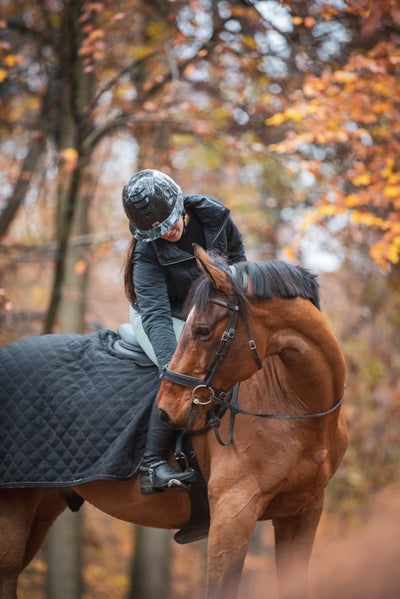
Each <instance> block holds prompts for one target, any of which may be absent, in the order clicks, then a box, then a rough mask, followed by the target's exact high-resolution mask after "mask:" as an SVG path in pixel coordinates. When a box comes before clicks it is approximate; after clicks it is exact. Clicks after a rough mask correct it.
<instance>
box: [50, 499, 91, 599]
mask: <svg viewBox="0 0 400 599" xmlns="http://www.w3.org/2000/svg"><path fill="white" fill-rule="evenodd" d="M81 529H82V514H81V512H78V513H73V512H71V511H70V510H65V512H63V513H62V514H61V516H60V517H59V518H58V519H57V520H56V521H55V523H54V524H53V526H52V528H51V529H50V531H49V534H48V535H47V538H46V541H45V544H44V552H45V555H46V559H47V573H46V597H47V599H79V598H80V597H81V596H82V577H81V575H80V570H81Z"/></svg>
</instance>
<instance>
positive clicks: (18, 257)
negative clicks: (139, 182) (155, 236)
mask: <svg viewBox="0 0 400 599" xmlns="http://www.w3.org/2000/svg"><path fill="white" fill-rule="evenodd" d="M399 26H400V6H399V3H398V2H397V1H391V2H386V1H378V0H375V1H374V0H370V1H363V0H352V1H350V0H349V1H348V2H343V1H341V0H336V1H333V2H323V1H322V0H321V1H320V0H316V1H309V2H301V1H292V2H285V3H283V2H276V1H272V0H270V1H258V0H248V1H242V2H239V1H238V2H229V1H228V0H217V1H211V0H190V1H187V2H183V1H181V0H146V1H145V2H140V1H136V0H126V1H123V0H121V1H111V0H102V1H101V0H91V1H89V0H40V1H39V0H26V1H24V0H12V1H11V0H2V2H1V14H0V34H1V38H0V39H1V41H0V98H1V106H0V136H1V137H0V156H1V164H2V167H1V172H0V182H1V185H0V209H1V212H0V237H1V247H0V323H1V330H0V343H1V344H2V345H4V344H6V343H9V342H12V341H14V340H17V339H19V338H21V337H27V336H30V335H36V334H42V333H45V332H60V331H71V332H79V333H89V332H91V331H94V330H97V329H99V328H102V327H107V328H111V329H114V330H116V329H117V328H118V326H119V324H121V323H122V322H125V321H127V318H128V304H127V300H126V299H125V297H124V293H123V284H122V264H123V261H124V253H125V250H126V247H127V244H128V241H129V232H128V229H127V223H126V219H125V216H124V214H123V212H122V208H121V190H122V186H123V185H124V183H125V182H126V180H127V179H128V177H129V176H130V175H131V174H132V173H133V172H135V171H137V170H140V169H142V168H157V169H159V170H162V171H164V172H166V173H169V174H170V175H171V176H172V177H173V178H174V179H175V180H176V181H177V182H178V183H179V184H180V185H181V187H182V188H183V191H184V192H186V193H207V194H210V195H213V196H215V197H217V198H219V199H220V200H222V201H223V202H224V203H225V204H226V205H227V206H228V207H229V208H230V209H231V211H232V214H233V217H234V220H235V221H236V223H237V224H238V226H239V227H240V229H241V231H242V232H243V235H244V240H245V244H246V248H247V254H248V258H249V259H262V260H265V259H271V258H283V259H286V260H291V261H294V262H296V263H301V264H302V265H304V266H306V267H309V268H311V269H312V270H314V271H315V272H317V273H319V280H320V284H321V295H322V308H323V311H324V313H325V315H326V317H327V319H328V321H329V322H330V324H331V326H332V328H333V330H334V332H335V334H336V335H337V337H338V338H339V340H340V343H341V346H342V348H343V351H344V353H345V356H346V361H347V369H348V375H347V376H348V379H347V380H348V394H347V397H346V402H345V407H344V409H345V413H346V416H347V420H348V424H349V429H350V437H351V443H350V447H349V450H348V452H347V454H346V457H345V459H344V462H343V465H342V466H341V468H340V470H339V472H338V473H337V475H336V476H335V478H334V479H333V480H332V482H331V483H330V485H329V487H328V493H327V502H326V511H325V515H324V519H323V522H322V527H321V530H322V532H321V533H320V534H321V540H320V542H319V545H318V550H317V552H316V557H315V560H316V561H315V564H316V566H315V567H314V572H317V571H318V572H319V573H321V572H323V573H325V578H324V582H323V583H321V582H320V586H319V587H318V581H317V578H316V579H315V580H316V582H315V585H316V586H315V589H316V590H315V593H316V595H315V596H316V597H319V598H322V597H330V596H332V597H333V596H336V595H337V592H338V591H340V590H341V591H342V596H346V599H351V597H352V596H354V597H356V596H361V593H360V594H359V595H357V594H356V591H354V595H352V594H351V592H350V590H349V587H347V588H346V592H344V594H343V588H341V587H340V584H344V582H345V580H346V566H347V568H349V567H350V565H349V559H348V557H347V559H345V560H344V561H343V559H342V563H341V566H342V568H341V573H342V576H341V577H339V576H338V575H337V571H336V570H335V569H334V568H333V566H332V555H335V559H336V560H338V559H340V558H338V555H341V556H342V558H343V555H347V556H349V555H350V556H353V558H354V556H355V555H356V554H360V556H362V560H363V563H364V566H363V573H362V575H360V573H358V576H357V575H356V576H354V572H350V570H348V577H349V579H350V577H351V578H353V579H354V580H355V587H356V588H357V592H358V591H359V590H360V588H362V587H363V585H364V587H365V588H364V594H363V595H362V596H363V597H371V598H373V597H375V598H376V597H379V599H391V597H393V599H394V597H395V596H396V597H398V596H399V591H400V579H399V572H398V568H395V567H393V568H391V564H392V565H393V564H395V563H396V560H397V563H398V559H399V556H400V545H399V543H398V541H397V544H396V542H395V540H394V538H392V537H391V534H390V533H391V531H392V530H393V527H392V526H391V525H390V522H391V521H392V518H394V517H395V518H397V519H398V517H399V515H400V513H399V510H400V506H399V501H398V495H399V494H398V486H397V492H394V493H393V492H392V490H393V489H394V490H396V484H397V485H398V483H399V474H398V472H399V465H400V452H399V441H400V385H399V372H400V352H399V333H398V331H399V324H400V309H399V308H400V270H399V256H400V218H399V214H400V158H399V156H400V151H399V150H400V81H399V65H400V47H399V39H400V28H399ZM375 508H376V509H375ZM378 508H379V509H378ZM383 515H386V517H387V519H386V520H385V521H383V520H382V519H381V518H382V516H383ZM394 528H396V527H394ZM368 533H370V534H371V535H372V536H369V537H368V536H366V535H368ZM154 535H156V536H154ZM373 535H376V536H373ZM82 538H83V542H82ZM344 543H345V544H344ZM374 545H375V546H378V547H379V548H380V549H379V551H380V556H381V563H379V565H378V566H377V565H376V562H374V571H375V574H376V577H377V578H376V580H375V578H373V579H371V578H368V575H369V576H370V577H371V575H372V573H371V570H369V569H368V563H369V561H368V560H369V559H370V558H371V556H369V554H368V555H367V554H365V553H362V549H366V548H367V547H371V546H374ZM334 547H336V548H338V547H339V548H340V551H339V553H336V554H334V553H332V554H331V553H329V551H335V549H334ZM383 547H385V548H386V549H385V551H383V549H382V548H383ZM149 548H150V550H153V551H154V549H155V548H156V549H157V550H158V555H154V554H153V553H151V551H150V553H149ZM181 549H182V548H179V547H174V546H173V545H172V544H171V533H169V532H168V533H164V532H160V531H153V530H150V529H149V530H145V529H140V528H138V527H134V526H133V525H128V524H124V523H120V522H117V521H115V520H111V519H110V518H107V517H105V516H103V515H102V514H99V513H98V512H94V511H92V510H91V508H90V507H87V506H84V508H83V509H82V510H81V511H80V512H79V514H78V515H75V514H66V515H65V517H63V518H61V519H60V520H59V521H58V523H57V524H56V526H55V527H54V528H53V530H52V532H51V534H50V535H49V540H48V541H47V544H46V547H45V549H44V551H43V552H41V553H40V554H39V556H38V558H37V559H36V560H35V561H34V562H33V564H32V565H31V567H30V568H29V569H28V570H27V572H26V573H25V574H24V576H23V577H22V580H21V585H20V596H21V597H22V598H24V597H30V598H33V599H35V598H36V599H41V598H43V597H57V599H71V598H74V599H76V598H77V597H84V598H85V599H91V598H94V597H96V598H102V597H104V598H113V599H114V598H115V599H118V598H119V597H121V598H122V597H128V596H133V593H134V592H135V593H136V595H135V597H140V598H145V599H147V598H149V597H156V596H157V597H158V598H162V597H173V598H174V599H179V598H185V597H188V596H191V597H193V599H196V598H197V597H201V591H202V588H203V586H204V554H205V546H204V544H202V543H197V544H194V545H192V546H188V547H185V548H184V549H183V550H181ZM360 552H361V553H360ZM323 555H325V556H326V558H327V559H326V560H325V561H323V560H322V558H321V556H323ZM60 556H61V557H60ZM360 559H361V557H360ZM375 559H376V556H375ZM318 560H319V561H318ZM350 562H351V560H350ZM185 563H186V565H185ZM329 563H330V564H331V565H328V564H329ZM336 563H337V561H336ZM360 563H361V562H360ZM157 564H158V565H157ZM268 564H269V566H268ZM366 564H367V567H366ZM352 567H354V568H356V567H357V564H356V563H352ZM389 567H390V574H388V572H389V570H388V568H389ZM265 568H267V571H270V578H269V579H268V582H267V584H268V585H269V586H270V589H271V590H272V591H273V590H274V586H273V585H274V582H273V576H274V575H273V566H272V539H271V530H270V528H267V527H261V525H260V529H258V531H257V533H256V534H255V538H254V541H253V543H252V547H251V548H250V553H249V558H248V560H247V561H246V568H245V575H244V582H243V585H242V591H241V592H242V596H243V597H244V596H246V595H249V594H250V596H251V597H253V598H254V599H256V598H257V597H258V595H257V593H258V592H260V593H261V590H263V589H264V585H265V584H266V583H265V581H264V582H263V583H261V580H262V578H261V576H262V575H263V572H264V569H265ZM268 568H269V570H268ZM158 572H162V574H163V575H162V577H161V583H160V582H159V581H158V580H157V578H158V577H157V575H156V574H157V573H158ZM315 576H316V574H315ZM388 577H389V578H390V580H391V584H392V586H391V587H390V589H388V590H387V592H386V591H385V590H384V588H386V587H384V586H382V585H384V584H385V583H384V582H383V579H385V580H386V579H388ZM60 581H63V582H62V584H61V583H60ZM327 581H329V584H327ZM340 581H341V582H340ZM372 582H374V584H375V583H376V584H377V585H378V584H379V592H378V594H374V592H376V588H375V587H374V585H373V583H372ZM152 585H153V586H152ZM157 585H158V586H157ZM393 585H394V586H393ZM61 587H62V588H61ZM328 588H329V589H330V590H329V591H328ZM249 589H251V591H249ZM374 589H375V590H374ZM393 589H394V590H393ZM329 592H331V593H332V595H330V594H329ZM260 596H263V595H261V594H260Z"/></svg>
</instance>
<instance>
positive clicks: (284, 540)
mask: <svg viewBox="0 0 400 599" xmlns="http://www.w3.org/2000/svg"><path fill="white" fill-rule="evenodd" d="M195 252H196V257H197V260H198V264H199V266H200V268H201V270H202V271H203V272H204V275H205V276H204V277H203V278H201V279H200V280H199V282H198V283H197V284H196V283H195V284H194V291H193V293H192V294H191V296H190V300H189V305H188V316H187V321H186V324H185V326H184V329H183V333H182V335H181V338H180V340H179V342H178V346H177V349H176V352H175V354H174V356H173V358H172V360H171V363H170V364H169V365H168V367H166V368H165V370H164V377H163V379H162V382H161V387H160V393H159V396H158V405H159V412H160V415H161V417H162V418H163V419H164V420H166V421H168V422H169V423H170V424H171V426H175V427H176V428H180V429H182V430H184V431H185V432H187V433H188V434H190V438H191V442H192V446H193V450H194V452H195V454H196V457H197V461H198V464H199V467H200V470H201V473H202V475H203V477H204V479H205V480H206V482H207V489H208V490H207V493H208V502H209V508H210V527H209V534H208V579H207V589H206V597H207V599H234V597H235V596H236V595H237V590H238V585H239V580H240V575H241V571H242V568H243V563H244V559H245V556H246V552H247V547H248V543H249V541H250V538H251V535H252V532H253V530H254V527H255V524H256V522H257V521H261V520H272V522H273V525H274V530H275V548H276V564H277V574H278V581H279V593H280V598H281V599H294V598H296V599H304V598H305V597H306V593H307V584H306V572H307V566H308V562H309V559H310V555H311V549H312V545H313V540H314V535H315V532H316V529H317V526H318V523H319V519H320V516H321V512H322V509H323V499H324V490H325V487H326V485H327V483H328V481H329V480H330V478H331V477H332V475H333V474H334V472H335V471H336V469H337V468H338V466H339V464H340V462H341V459H342V457H343V455H344V453H345V450H346V447H347V433H346V426H345V421H344V417H343V413H342V410H341V402H342V400H343V389H344V386H345V363H344V358H343V354H342V352H341V350H340V347H339V344H338V341H337V340H336V338H335V336H334V334H333V333H332V331H331V330H330V328H329V326H328V324H327V322H326V320H325V318H324V317H323V316H322V314H321V312H320V310H319V304H318V284H317V283H316V281H315V277H314V276H313V275H311V274H309V273H308V272H307V271H305V270H303V269H301V268H300V267H297V268H295V267H291V266H289V265H287V264H285V263H280V262H273V263H267V262H266V263H250V262H249V263H240V264H237V265H235V267H231V269H229V268H228V267H226V265H224V264H222V263H219V262H218V261H217V262H216V261H215V260H214V259H212V258H211V257H210V256H208V254H207V253H206V252H204V250H202V249H201V248H199V247H196V249H195ZM238 383H240V385H239V388H238V385H237V384H238ZM232 388H234V389H236V391H237V389H238V391H237V392H236V393H232V392H231V389H232ZM282 410H284V413H283V412H282ZM225 412H227V413H226V415H224V413H225ZM228 413H230V416H228ZM214 433H215V434H214ZM223 438H224V439H225V440H224V439H223ZM70 490H71V491H73V492H75V493H76V494H77V495H78V496H79V497H80V498H82V500H85V501H87V502H88V503H90V504H92V505H93V506H95V507H96V508H98V509H100V510H102V511H103V512H105V513H107V514H109V515H111V516H114V517H116V518H119V519H121V520H125V521H127V522H133V523H136V524H139V525H143V526H151V527H158V528H164V529H171V530H172V529H179V528H182V527H183V526H184V525H185V524H187V522H188V521H189V520H190V514H191V504H190V498H189V495H188V494H187V493H181V492H177V491H176V490H172V489H167V490H166V491H165V492H163V493H157V494H154V495H142V494H141V492H140V485H139V481H138V479H137V478H132V479H129V480H120V481H115V480H95V481H91V482H86V483H84V484H78V485H76V486H74V487H72V489H70ZM66 507H67V502H66V493H65V489H63V488H57V487H56V488H53V487H37V488H8V489H0V597H2V599H15V597H16V596H17V581H18V576H19V574H20V573H21V571H22V570H23V569H24V568H25V567H26V566H27V565H28V564H29V562H30V561H31V560H32V559H33V557H34V556H35V554H36V553H37V551H38V550H39V548H40V546H41V545H42V543H43V541H44V538H45V536H46V534H47V532H48V530H49V528H50V526H51V525H52V523H53V522H54V521H55V520H56V518H57V517H58V516H59V515H60V514H61V513H62V512H63V510H64V509H66Z"/></svg>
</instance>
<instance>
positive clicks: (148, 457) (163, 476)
mask: <svg viewBox="0 0 400 599" xmlns="http://www.w3.org/2000/svg"><path fill="white" fill-rule="evenodd" d="M173 436H174V431H173V429H171V428H169V427H168V426H167V425H166V424H165V422H163V421H162V420H161V418H160V417H159V415H158V412H157V406H156V405H154V406H153V409H152V411H151V415H150V421H149V430H148V432H147V437H146V447H145V450H144V455H143V460H142V463H141V466H140V489H141V492H142V493H143V494H144V495H145V494H148V493H155V492H158V491H164V489H166V488H174V487H181V488H182V487H183V488H187V487H186V483H190V482H193V481H194V480H196V477H197V475H196V472H195V471H194V470H187V471H186V472H178V471H177V470H175V469H174V468H172V466H170V465H169V464H168V462H167V461H166V459H165V457H166V454H167V451H168V449H169V448H170V446H171V443H172V439H173Z"/></svg>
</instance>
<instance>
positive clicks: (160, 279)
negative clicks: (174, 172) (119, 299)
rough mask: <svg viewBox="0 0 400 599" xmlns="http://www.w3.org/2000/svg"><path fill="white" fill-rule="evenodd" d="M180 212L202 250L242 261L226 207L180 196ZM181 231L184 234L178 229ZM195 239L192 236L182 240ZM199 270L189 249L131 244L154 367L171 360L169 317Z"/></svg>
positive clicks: (238, 238) (231, 261) (176, 313)
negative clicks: (198, 232)
mask: <svg viewBox="0 0 400 599" xmlns="http://www.w3.org/2000/svg"><path fill="white" fill-rule="evenodd" d="M184 207H185V211H187V212H188V214H189V216H190V215H191V214H192V215H194V216H195V217H197V219H198V221H199V222H200V224H201V228H202V238H203V240H204V242H205V249H207V250H213V251H215V252H217V253H218V254H220V255H223V256H225V257H226V258H227V260H228V262H229V264H234V263H235V262H240V261H243V260H246V255H245V251H244V247H243V242H242V236H241V234H240V232H239V230H238V229H237V227H236V226H235V224H234V223H233V221H232V219H231V217H230V212H229V210H228V208H226V207H225V206H223V204H221V203H220V202H219V201H218V200H216V199H214V198H212V197H210V196H204V195H186V196H184ZM184 235H185V233H184ZM186 242H189V247H190V243H191V242H196V243H199V240H198V239H190V238H189V239H186ZM199 274H200V270H199V268H198V266H197V264H196V260H195V258H194V255H193V253H189V252H188V251H185V250H183V249H181V248H180V247H178V245H177V244H176V243H171V242H169V241H166V240H165V239H157V240H155V241H150V242H143V241H139V242H137V244H136V247H135V251H134V257H133V281H134V287H135V294H136V305H135V306H134V307H135V308H136V309H138V310H139V312H140V314H141V317H142V323H143V328H144V330H145V332H146V334H147V336H148V337H149V339H150V341H151V344H152V346H153V348H154V351H155V354H156V357H157V361H158V364H159V368H160V371H161V370H162V367H163V366H164V365H165V364H168V363H169V361H170V360H171V357H172V354H173V353H174V351H175V348H176V338H175V333H174V330H173V326H172V316H176V317H177V318H182V308H183V303H184V301H185V299H186V297H187V294H188V291H189V288H190V285H191V284H192V282H193V281H194V280H195V279H196V278H197V277H198V276H199Z"/></svg>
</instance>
